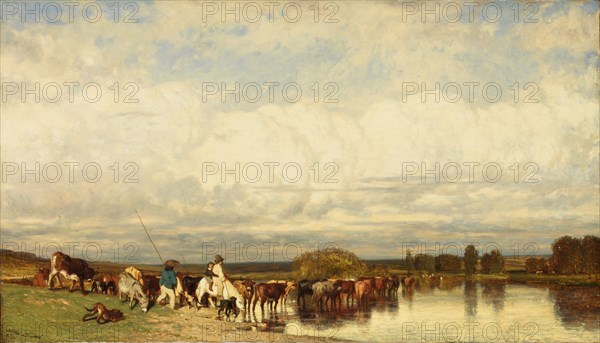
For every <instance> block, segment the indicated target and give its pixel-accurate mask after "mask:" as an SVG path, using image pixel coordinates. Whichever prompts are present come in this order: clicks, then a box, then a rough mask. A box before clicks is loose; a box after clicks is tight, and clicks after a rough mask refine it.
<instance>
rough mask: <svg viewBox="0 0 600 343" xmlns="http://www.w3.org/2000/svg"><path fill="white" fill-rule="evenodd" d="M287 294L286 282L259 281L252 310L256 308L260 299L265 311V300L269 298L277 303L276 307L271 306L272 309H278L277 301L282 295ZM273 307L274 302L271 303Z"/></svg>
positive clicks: (261, 306) (261, 307)
mask: <svg viewBox="0 0 600 343" xmlns="http://www.w3.org/2000/svg"><path fill="white" fill-rule="evenodd" d="M282 294H285V284H281V283H259V284H258V285H256V287H255V294H254V302H253V304H252V311H254V310H255V309H256V303H257V302H258V301H259V300H260V309H261V311H262V312H264V311H265V307H264V306H265V302H266V301H267V300H270V301H273V302H274V303H275V308H274V309H273V308H271V309H270V310H271V311H273V310H274V311H275V312H276V311H277V303H278V302H279V299H280V298H281V295H282ZM270 306H271V307H272V306H273V304H272V303H271V305H270Z"/></svg>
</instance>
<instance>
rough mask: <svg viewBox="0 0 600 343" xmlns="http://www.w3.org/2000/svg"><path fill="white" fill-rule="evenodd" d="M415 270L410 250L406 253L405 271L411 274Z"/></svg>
mask: <svg viewBox="0 0 600 343" xmlns="http://www.w3.org/2000/svg"><path fill="white" fill-rule="evenodd" d="M413 270H415V258H414V257H413V255H412V252H411V251H410V249H409V250H408V251H407V252H406V271H408V272H409V273H412V271H413Z"/></svg>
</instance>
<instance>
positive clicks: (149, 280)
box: [142, 275, 160, 300]
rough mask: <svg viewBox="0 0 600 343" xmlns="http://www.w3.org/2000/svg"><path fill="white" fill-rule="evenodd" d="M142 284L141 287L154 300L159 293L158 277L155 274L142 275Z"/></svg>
mask: <svg viewBox="0 0 600 343" xmlns="http://www.w3.org/2000/svg"><path fill="white" fill-rule="evenodd" d="M142 279H143V280H144V284H143V285H142V289H143V290H144V293H145V294H146V295H147V296H148V298H149V299H150V300H156V298H158V296H159V295H160V277H159V276H155V275H144V276H142Z"/></svg>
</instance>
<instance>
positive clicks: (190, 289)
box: [181, 276, 203, 309]
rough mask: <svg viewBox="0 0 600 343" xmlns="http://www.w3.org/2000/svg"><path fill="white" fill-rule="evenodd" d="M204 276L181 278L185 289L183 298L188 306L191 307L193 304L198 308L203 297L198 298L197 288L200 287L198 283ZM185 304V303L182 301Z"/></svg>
mask: <svg viewBox="0 0 600 343" xmlns="http://www.w3.org/2000/svg"><path fill="white" fill-rule="evenodd" d="M202 278H203V277H202V276H199V277H192V276H184V277H183V278H182V279H181V286H182V289H183V299H184V301H185V302H186V304H187V305H188V308H191V307H192V305H193V306H194V307H196V309H198V304H199V302H200V300H201V299H198V298H196V290H197V289H198V284H199V283H200V280H202ZM182 305H183V303H182Z"/></svg>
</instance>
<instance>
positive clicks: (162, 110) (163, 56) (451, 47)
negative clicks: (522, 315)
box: [0, 1, 600, 263]
mask: <svg viewBox="0 0 600 343" xmlns="http://www.w3.org/2000/svg"><path fill="white" fill-rule="evenodd" d="M13 4H17V5H13ZM37 4H39V9H38V8H36V7H34V6H33V5H31V4H30V7H29V8H25V9H24V8H22V7H20V6H21V3H19V2H11V3H6V2H4V3H3V4H2V9H1V10H2V24H1V25H2V26H1V30H0V31H1V33H0V39H1V52H0V58H1V61H0V62H1V66H0V74H1V79H2V102H1V104H0V105H1V112H2V115H1V121H0V123H1V138H0V149H1V153H2V155H1V159H2V183H1V191H0V195H1V215H0V224H1V232H0V233H1V239H2V245H3V248H11V249H13V250H25V251H30V252H35V253H37V254H38V255H42V256H48V255H49V254H51V253H52V252H53V251H54V250H57V248H56V246H58V247H59V248H58V249H60V250H62V251H64V252H70V253H71V254H73V255H75V256H77V257H81V256H83V257H84V258H87V259H90V260H94V259H96V260H115V261H117V260H118V261H119V262H123V261H124V262H126V263H127V262H139V263H157V262H159V258H158V256H157V254H156V252H155V251H154V249H153V248H152V245H151V244H150V242H149V240H148V237H147V236H146V234H145V233H144V230H143V229H142V227H141V225H140V221H139V219H138V217H137V215H136V213H135V210H136V209H137V210H138V211H139V213H140V215H141V217H142V219H143V221H144V223H145V225H146V226H147V228H148V231H149V233H150V235H151V236H152V238H153V240H154V243H155V244H156V246H157V247H158V250H159V251H160V254H161V256H162V257H163V258H175V259H178V260H180V261H181V260H183V261H185V262H187V263H191V262H198V263H200V262H206V261H207V259H209V258H210V257H212V255H214V253H216V252H219V253H222V254H224V256H225V258H226V260H227V261H230V262H231V261H234V262H252V261H269V260H283V261H286V260H291V259H292V258H293V257H295V256H297V255H298V254H299V253H301V252H305V251H309V250H314V249H322V248H324V247H327V246H336V247H340V248H344V249H348V250H351V251H353V252H355V253H356V254H358V255H359V256H360V257H362V258H367V259H374V258H400V257H403V256H404V253H405V252H406V250H407V249H408V248H411V249H412V250H413V251H416V252H429V253H433V254H438V253H440V252H454V251H457V250H456V248H455V246H456V245H458V246H461V247H464V245H465V244H466V243H474V244H476V245H477V247H478V248H479V249H480V251H481V252H485V251H489V250H490V249H492V248H500V249H501V250H502V252H503V254H505V255H520V256H533V255H535V254H544V253H548V252H549V251H550V250H549V249H550V244H551V243H552V241H553V240H554V239H555V238H558V237H560V236H562V235H567V234H568V235H573V236H583V235H588V234H595V235H598V234H599V220H600V219H599V206H600V200H599V172H598V170H599V158H598V156H599V102H598V100H599V99H598V96H599V92H598V71H599V68H600V60H599V55H598V54H599V47H598V41H599V36H598V27H599V8H598V3H597V2H594V1H556V2H555V1H548V2H541V3H536V4H535V5H531V4H529V5H527V3H525V2H488V1H482V2H480V3H479V4H478V5H477V6H475V7H474V8H471V7H468V6H466V5H465V4H464V3H462V2H454V3H447V2H440V3H439V4H440V7H439V9H436V8H435V7H429V8H423V7H422V6H424V5H423V3H421V2H402V1H400V2H398V1H395V2H394V1H372V2H368V1H348V2H341V1H339V2H320V3H318V5H317V7H315V5H314V3H313V2H306V3H301V2H279V3H278V5H276V7H274V8H272V10H271V8H270V7H268V6H269V5H268V4H267V3H264V2H256V3H252V4H253V5H248V4H247V3H243V2H239V3H236V2H229V3H227V4H226V6H229V7H227V8H222V7H220V6H222V5H221V2H204V3H202V2H191V1H169V2H167V1H153V2H130V3H127V4H125V3H122V4H121V6H119V8H118V11H117V9H116V8H115V6H114V4H113V3H109V2H106V3H102V5H101V6H100V5H98V6H96V5H94V4H92V5H86V4H88V3H85V2H81V4H80V5H79V6H78V7H76V8H73V11H72V17H70V16H69V8H68V7H67V5H65V3H63V2H54V3H46V2H38V3H37ZM53 4H54V5H53ZM236 4H238V6H239V10H238V11H237V12H238V16H239V17H238V18H236V16H235V12H236V7H235V6H236ZM449 4H450V5H449ZM14 6H16V7H14ZM56 6H58V7H59V9H58V10H57V7H56ZM84 6H87V7H84ZM415 6H416V7H415ZM84 8H85V9H84ZM284 8H285V9H284ZM457 9H458V10H460V12H458V11H457ZM23 10H25V11H26V10H29V11H30V12H37V13H38V14H39V18H36V17H35V15H34V14H25V15H24V16H23V13H22V12H23ZM227 10H229V11H230V12H226V11H227ZM426 10H430V11H433V13H434V14H429V15H428V14H426V12H425V11H426ZM224 13H225V14H224ZM226 13H229V14H226ZM232 13H233V14H232ZM423 13H425V14H423ZM436 13H437V14H438V15H439V20H438V21H439V22H436ZM458 13H460V15H459V14H458ZM470 14H472V16H471V15H470ZM223 15H224V17H223ZM36 19H37V20H38V21H39V22H36ZM236 19H237V21H238V22H236ZM36 83H39V86H38V88H36V86H35V85H36ZM236 83H238V84H239V86H238V88H237V90H236ZM436 83H437V84H438V85H439V86H438V87H437V90H436ZM69 85H72V87H73V88H72V89H73V92H72V94H73V98H72V99H69V93H70V92H69V90H70V89H71V88H69V87H71V86H69ZM269 85H270V86H269ZM469 85H471V86H469ZM84 86H85V87H84ZM259 87H260V92H261V93H260V94H259V93H258V89H259ZM269 87H271V88H269ZM471 87H472V88H471ZM284 88H285V89H286V91H285V92H283V93H282V90H283V89H284ZM270 89H272V90H273V93H272V94H270V93H269V92H270ZM471 89H472V95H471V96H470V91H471ZM484 89H485V91H484ZM27 90H29V91H27ZM84 90H85V91H84ZM98 90H100V91H101V94H100V93H96V92H97V91H98ZM117 90H118V91H117ZM227 90H229V91H227ZM317 90H318V91H317ZM517 90H518V91H517ZM59 91H60V94H59V93H58V92H59ZM498 91H500V92H501V93H498ZM298 92H301V95H300V93H298ZM459 92H460V93H459ZM36 94H37V95H38V96H39V98H40V99H39V102H36ZM236 95H237V97H238V99H236ZM270 95H271V96H272V98H270ZM436 96H437V98H436ZM36 163H38V164H39V167H37V169H36ZM128 163H129V164H128ZM236 163H238V164H239V167H237V169H236ZM436 163H438V164H439V167H438V168H437V169H436ZM84 167H85V168H84ZM484 167H485V168H484ZM470 168H472V169H470ZM223 169H226V170H229V171H230V172H229V174H227V173H223ZM484 169H485V173H484V172H483V171H484ZM24 170H32V171H30V172H29V174H27V173H26V172H24ZM98 170H100V171H101V174H97V173H96V172H97V171H98ZM232 170H233V171H232ZM424 170H430V172H429V174H427V172H423V171H424ZM431 170H433V171H431ZM458 170H460V173H461V174H460V175H459V174H457V171H458ZM58 171H60V174H58V173H57V172H58ZM71 171H72V172H73V173H72V176H73V177H72V179H69V175H70V172H71ZM258 171H260V175H259V174H257V172H258ZM498 171H501V172H502V174H501V175H498V174H497V172H498ZM471 172H472V173H471ZM300 173H301V174H300ZM236 174H237V175H236ZM271 174H272V175H271ZM436 174H437V175H439V180H436ZM36 176H37V177H38V178H39V180H36ZM84 176H85V177H84ZM236 176H237V177H238V178H239V180H236ZM470 176H471V177H470ZM497 176H498V177H497ZM423 177H425V178H423ZM126 181H127V182H126ZM238 181H239V182H238ZM71 249H72V250H71ZM452 249H454V250H452Z"/></svg>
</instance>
